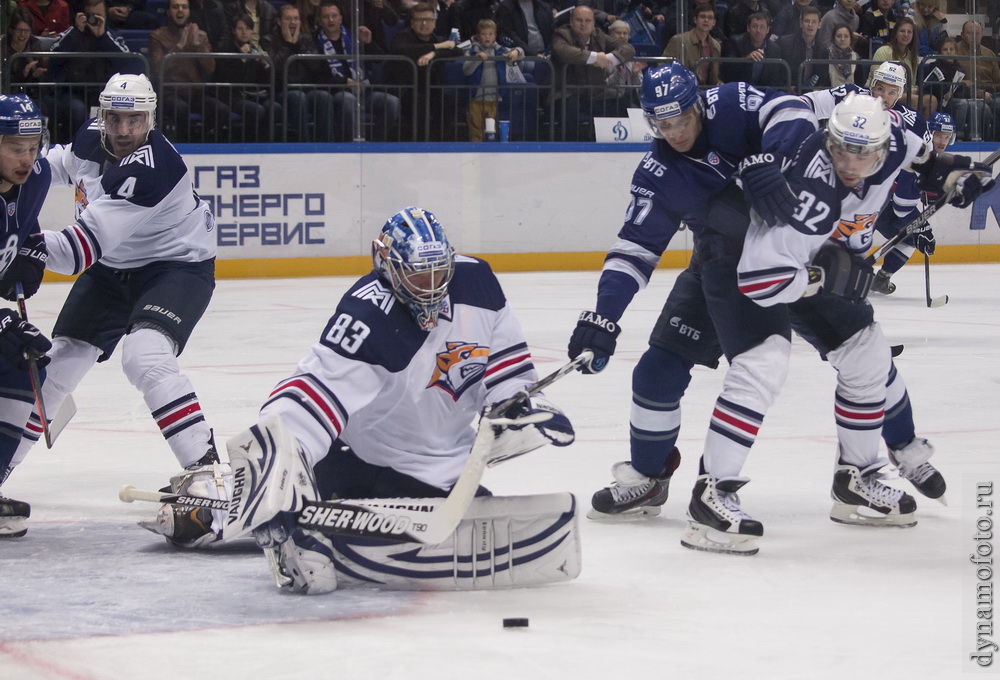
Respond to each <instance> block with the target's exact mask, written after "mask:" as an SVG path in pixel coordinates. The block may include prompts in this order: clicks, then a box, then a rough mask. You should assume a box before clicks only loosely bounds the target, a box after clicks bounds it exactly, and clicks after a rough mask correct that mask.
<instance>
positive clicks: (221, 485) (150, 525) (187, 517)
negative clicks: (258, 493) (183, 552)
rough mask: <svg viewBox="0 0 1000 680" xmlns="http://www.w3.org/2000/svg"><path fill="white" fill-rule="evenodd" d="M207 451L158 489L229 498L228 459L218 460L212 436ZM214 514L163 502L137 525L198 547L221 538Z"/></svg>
mask: <svg viewBox="0 0 1000 680" xmlns="http://www.w3.org/2000/svg"><path fill="white" fill-rule="evenodd" d="M208 446H209V448H208V451H207V452H206V453H205V455H204V456H202V457H201V458H200V459H198V460H197V461H195V462H194V463H192V464H191V465H188V466H187V467H186V468H184V470H183V471H182V472H180V473H178V474H176V475H174V476H172V477H171V478H170V484H169V485H168V486H165V487H164V488H162V489H160V491H162V492H164V493H171V494H179V495H185V496H196V497H201V498H212V499H215V500H220V499H222V500H225V499H228V498H229V495H230V493H229V489H230V488H231V487H232V477H233V472H232V469H231V468H230V466H229V464H228V463H221V462H220V461H219V453H218V451H217V450H216V448H215V437H214V436H213V437H212V438H211V439H210V440H209V442H208ZM212 520H213V515H212V511H211V510H209V509H208V508H199V507H192V506H186V505H169V504H168V505H163V506H162V507H160V509H159V511H158V512H157V513H156V518H155V519H154V520H152V521H150V520H143V521H140V522H139V526H141V527H142V528H143V529H147V530H149V531H152V532H153V533H156V534H161V535H162V536H163V537H164V538H166V539H167V542H168V543H170V544H171V545H173V546H176V547H178V548H201V547H204V546H206V545H209V544H210V543H214V542H216V541H219V540H221V537H220V535H219V532H216V531H214V530H213V529H212Z"/></svg>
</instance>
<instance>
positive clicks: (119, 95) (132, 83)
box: [98, 73, 156, 155]
mask: <svg viewBox="0 0 1000 680" xmlns="http://www.w3.org/2000/svg"><path fill="white" fill-rule="evenodd" d="M98 103H99V104H100V113H99V121H100V123H99V124H100V126H101V144H102V145H103V146H104V148H105V150H106V151H107V152H108V153H111V154H112V155H114V153H113V152H112V151H111V146H110V145H109V144H108V142H107V130H106V125H107V117H108V114H109V113H111V112H119V113H122V112H130V111H140V112H145V113H146V130H145V132H144V133H143V134H141V135H140V136H141V139H140V141H139V144H140V145H141V144H143V143H144V142H145V141H146V138H147V137H148V136H149V132H150V130H152V129H153V128H154V127H155V126H156V92H155V91H154V90H153V85H152V83H150V82H149V78H147V77H146V76H144V75H142V74H139V75H134V74H131V73H116V74H114V75H113V76H111V78H110V79H109V80H108V83H107V85H105V86H104V90H102V91H101V94H100V96H99V97H98Z"/></svg>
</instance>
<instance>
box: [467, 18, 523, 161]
mask: <svg viewBox="0 0 1000 680" xmlns="http://www.w3.org/2000/svg"><path fill="white" fill-rule="evenodd" d="M496 35H497V25H496V22H495V21H493V20H492V19H480V20H479V24H478V25H477V26H476V35H475V36H474V37H473V38H472V44H471V45H470V46H469V56H472V57H479V59H480V61H479V62H476V61H473V60H471V59H470V60H468V61H465V62H463V63H462V73H463V75H465V78H466V82H467V83H469V84H470V85H476V86H477V87H476V89H475V91H474V92H473V93H472V99H471V101H470V102H469V113H468V116H467V118H468V123H469V141H470V142H482V141H484V140H485V138H486V137H485V131H486V119H487V118H492V119H494V120H496V119H497V110H498V105H499V103H500V99H501V94H500V88H501V87H503V86H504V85H506V84H507V68H506V65H505V63H504V62H502V61H491V62H488V61H486V60H487V59H489V58H490V57H505V58H506V59H507V61H508V62H514V61H517V60H518V59H521V58H522V57H524V54H522V53H521V50H520V49H518V48H516V47H515V48H514V49H512V50H510V49H507V48H506V47H504V46H503V45H500V44H499V43H497V41H496Z"/></svg>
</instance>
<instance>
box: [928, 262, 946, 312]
mask: <svg viewBox="0 0 1000 680" xmlns="http://www.w3.org/2000/svg"><path fill="white" fill-rule="evenodd" d="M924 293H925V295H926V297H927V306H928V307H944V306H945V305H946V304H948V296H947V295H942V296H941V297H937V298H932V297H931V256H930V255H928V254H927V253H924Z"/></svg>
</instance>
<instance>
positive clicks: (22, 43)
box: [3, 6, 48, 83]
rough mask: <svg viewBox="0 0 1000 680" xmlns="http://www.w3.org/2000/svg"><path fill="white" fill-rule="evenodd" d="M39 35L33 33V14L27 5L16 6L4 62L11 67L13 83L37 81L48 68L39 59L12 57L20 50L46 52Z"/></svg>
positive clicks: (4, 51) (4, 53)
mask: <svg viewBox="0 0 1000 680" xmlns="http://www.w3.org/2000/svg"><path fill="white" fill-rule="evenodd" d="M44 51H45V50H43V49H42V45H41V42H40V41H39V40H38V37H37V36H34V35H32V34H31V14H29V13H28V9H27V8H26V7H23V6H21V7H16V8H15V9H14V11H13V12H11V13H10V24H9V25H8V26H7V40H6V42H4V44H3V63H4V64H7V65H8V68H10V69H11V72H10V81H11V83H37V82H38V81H39V80H41V79H42V78H43V77H44V76H45V72H46V71H47V70H48V69H46V68H45V64H44V63H43V62H40V61H39V60H38V59H31V60H28V59H17V60H16V61H12V60H11V58H12V57H13V56H14V55H15V54H17V53H18V52H44Z"/></svg>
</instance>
